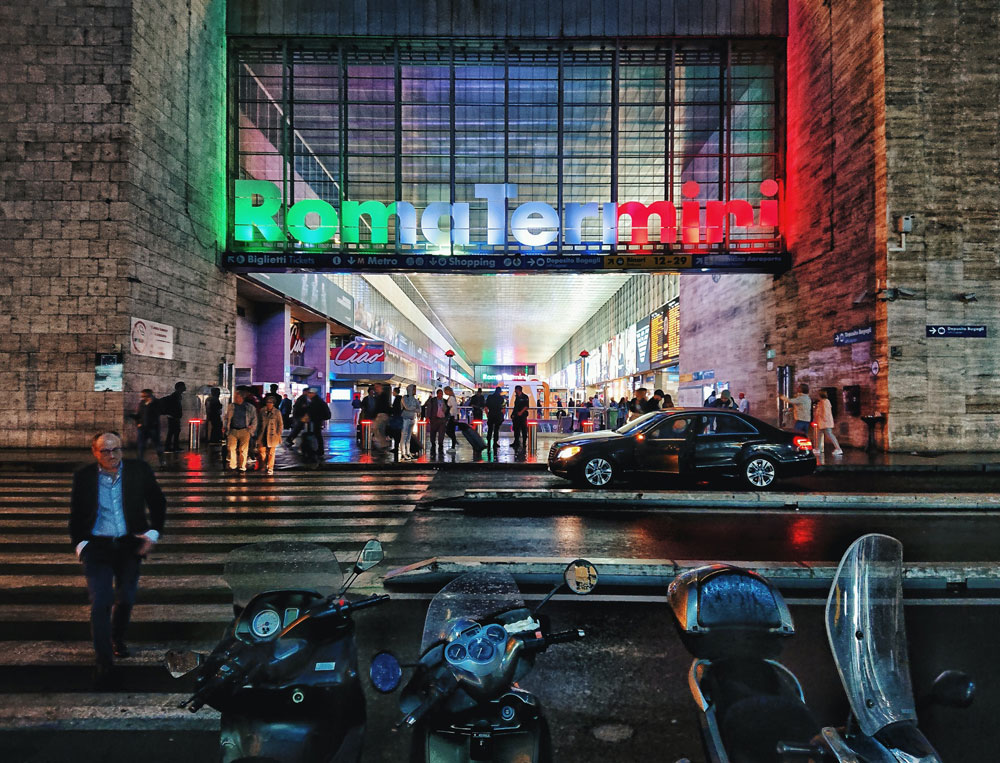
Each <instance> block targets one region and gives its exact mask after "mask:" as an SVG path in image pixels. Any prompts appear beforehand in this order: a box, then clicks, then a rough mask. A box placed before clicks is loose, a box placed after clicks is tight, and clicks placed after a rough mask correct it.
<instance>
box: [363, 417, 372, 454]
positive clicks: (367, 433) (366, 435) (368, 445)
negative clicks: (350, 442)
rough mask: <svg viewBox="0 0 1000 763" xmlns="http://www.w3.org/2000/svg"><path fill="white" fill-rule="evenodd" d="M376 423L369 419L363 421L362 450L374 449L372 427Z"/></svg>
mask: <svg viewBox="0 0 1000 763" xmlns="http://www.w3.org/2000/svg"><path fill="white" fill-rule="evenodd" d="M374 423H375V422H374V421H371V420H369V419H362V420H361V450H371V449H372V425H373V424H374Z"/></svg>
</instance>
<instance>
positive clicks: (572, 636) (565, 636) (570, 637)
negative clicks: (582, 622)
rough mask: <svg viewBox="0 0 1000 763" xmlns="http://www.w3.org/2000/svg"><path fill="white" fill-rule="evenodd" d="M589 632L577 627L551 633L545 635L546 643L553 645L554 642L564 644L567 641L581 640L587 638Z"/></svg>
mask: <svg viewBox="0 0 1000 763" xmlns="http://www.w3.org/2000/svg"><path fill="white" fill-rule="evenodd" d="M586 637H587V634H586V633H585V632H584V631H583V629H582V628H577V629H576V630H571V631H560V632H559V633H550V634H549V635H548V636H546V637H545V645H546V646H551V645H552V644H564V643H566V642H567V641H579V640H580V639H583V638H586Z"/></svg>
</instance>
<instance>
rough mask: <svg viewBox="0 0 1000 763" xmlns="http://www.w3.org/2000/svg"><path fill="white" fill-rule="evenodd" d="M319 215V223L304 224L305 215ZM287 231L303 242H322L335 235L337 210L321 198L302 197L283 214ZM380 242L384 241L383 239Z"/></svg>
mask: <svg viewBox="0 0 1000 763" xmlns="http://www.w3.org/2000/svg"><path fill="white" fill-rule="evenodd" d="M310 212H314V213H316V214H317V215H319V225H317V226H316V227H315V228H311V227H309V226H308V225H307V224H306V215H308V214H309V213H310ZM285 224H286V225H288V232H289V233H291V234H292V235H293V236H295V238H296V239H298V240H299V241H301V242H302V243H303V244H322V243H323V242H324V241H329V240H330V239H331V238H333V237H334V236H335V235H337V227H338V225H339V223H338V220H337V210H336V209H334V208H333V206H331V205H330V204H329V202H326V201H323V200H322V199H303V200H302V201H300V202H298V203H296V204H293V205H292V207H291V209H289V210H288V214H287V215H285ZM382 243H385V242H384V241H383V242H382Z"/></svg>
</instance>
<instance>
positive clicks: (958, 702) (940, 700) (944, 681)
mask: <svg viewBox="0 0 1000 763" xmlns="http://www.w3.org/2000/svg"><path fill="white" fill-rule="evenodd" d="M975 698H976V682H975V681H973V680H972V677H971V676H969V674H968V673H963V672H962V671H961V670H946V671H944V672H943V673H942V674H941V675H939V676H938V677H937V678H935V679H934V684H933V685H932V686H931V696H930V703H931V704H932V705H941V706H943V707H955V708H966V707H968V706H969V705H971V704H972V700H974V699H975Z"/></svg>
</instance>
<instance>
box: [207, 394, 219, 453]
mask: <svg viewBox="0 0 1000 763" xmlns="http://www.w3.org/2000/svg"><path fill="white" fill-rule="evenodd" d="M205 418H206V419H207V420H208V444H209V445H220V444H222V390H221V389H219V388H218V387H212V389H211V390H210V391H209V394H208V401H207V402H206V403H205Z"/></svg>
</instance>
